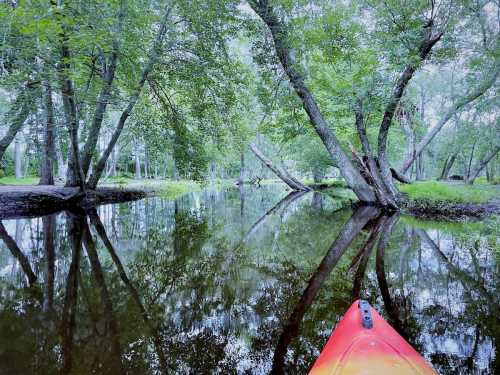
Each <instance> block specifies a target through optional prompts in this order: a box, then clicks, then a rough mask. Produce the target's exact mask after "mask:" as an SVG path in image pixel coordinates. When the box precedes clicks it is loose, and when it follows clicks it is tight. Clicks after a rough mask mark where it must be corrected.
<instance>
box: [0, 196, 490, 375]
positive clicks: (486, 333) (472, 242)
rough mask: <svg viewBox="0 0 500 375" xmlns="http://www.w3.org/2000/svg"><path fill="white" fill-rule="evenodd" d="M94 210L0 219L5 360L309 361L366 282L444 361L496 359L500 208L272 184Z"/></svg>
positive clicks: (453, 365) (201, 369)
mask: <svg viewBox="0 0 500 375" xmlns="http://www.w3.org/2000/svg"><path fill="white" fill-rule="evenodd" d="M88 214H89V215H88V216H84V215H82V214H78V213H68V212H63V213H59V214H56V215H51V216H45V217H41V218H34V219H17V220H3V221H2V225H1V226H0V374H53V373H73V374H92V373H95V374H101V373H103V374H119V373H130V374H156V373H158V374H160V373H169V374H174V373H180V374H190V373H192V374H205V373H221V374H231V373H250V374H267V373H270V372H273V371H274V372H275V373H290V374H296V373H297V374H304V373H307V370H308V369H309V367H310V366H311V364H312V363H313V361H314V359H315V358H316V357H317V356H318V355H319V353H320V351H321V349H322V347H323V345H324V344H325V342H326V340H327V338H328V337H329V335H330V333H331V330H332V328H333V327H334V326H335V324H336V322H337V321H338V320H339V319H340V317H341V316H342V314H343V313H344V312H345V310H346V309H347V308H348V306H349V305H350V304H351V302H352V301H353V300H355V299H357V298H358V297H362V298H365V299H368V300H369V301H370V303H371V304H372V305H373V306H374V307H376V308H377V309H378V310H379V311H380V312H381V314H382V315H383V316H384V317H385V318H386V319H387V320H388V321H389V322H390V323H391V324H392V326H393V327H395V328H396V329H397V330H398V331H399V332H400V334H401V335H403V336H404V337H405V338H407V339H408V340H409V341H410V343H411V344H412V345H413V346H414V347H415V348H416V349H417V350H418V351H419V352H420V353H422V354H423V355H424V356H425V357H426V358H427V359H428V360H429V361H430V362H431V363H432V364H433V366H434V367H435V368H436V370H437V371H438V372H439V373H442V374H493V373H495V371H496V370H498V354H497V351H498V349H497V342H498V338H499V337H500V328H499V322H500V318H499V294H498V281H499V279H498V275H499V261H500V250H499V248H498V246H499V243H498V241H499V231H498V228H499V225H498V223H499V221H498V218H490V219H488V220H485V221H482V222H476V223H466V224H463V223H461V224H436V223H432V222H422V221H417V220H415V219H411V218H408V217H400V216H392V217H385V216H380V215H379V213H378V212H377V211H376V210H375V209H373V208H364V209H361V210H357V211H356V212H353V211H352V210H350V209H340V210H339V203H338V202H336V201H335V200H333V199H332V198H329V197H327V196H324V195H321V194H318V193H315V194H313V193H309V194H305V195H302V196H300V195H291V196H286V192H285V191H284V190H283V189H282V188H281V187H278V186H265V187H262V188H260V189H253V188H245V190H238V189H230V190H226V191H219V192H215V191H205V192H202V193H192V194H188V195H186V196H184V197H182V198H180V199H178V200H176V201H169V200H163V199H160V198H149V199H145V200H142V201H137V202H129V203H123V204H116V205H109V206H103V207H99V208H98V209H97V210H96V211H94V212H89V213H88ZM82 244H83V246H82Z"/></svg>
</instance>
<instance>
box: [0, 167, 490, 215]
mask: <svg viewBox="0 0 500 375" xmlns="http://www.w3.org/2000/svg"><path fill="white" fill-rule="evenodd" d="M37 183H38V178H35V177H29V178H23V179H15V178H13V177H4V178H0V188H2V190H0V194H1V195H2V197H0V203H2V202H3V204H4V209H2V212H6V211H8V210H9V209H8V208H6V207H7V206H6V204H7V203H6V202H7V201H9V205H8V206H9V207H14V205H16V204H19V205H20V206H21V207H33V209H34V207H35V206H36V203H35V202H36V201H40V200H42V201H43V200H44V199H42V198H43V195H45V199H46V201H47V202H45V203H47V204H45V203H44V202H42V204H41V206H43V207H45V206H49V207H51V208H52V204H51V202H52V201H53V198H54V197H53V194H56V195H55V199H56V200H57V199H59V200H60V201H61V202H56V204H55V206H57V207H60V206H61V205H64V206H67V205H68V204H69V203H68V202H72V200H71V199H70V198H68V196H69V195H72V194H74V192H73V191H69V190H68V191H62V190H61V189H62V188H63V187H62V186H56V188H57V189H56V190H55V191H56V193H54V192H53V191H50V192H49V194H47V190H46V189H45V190H43V189H42V187H39V186H37V185H36V184H37ZM236 183H237V181H236V180H234V179H231V180H230V179H227V180H214V181H211V182H208V183H202V182H197V181H192V180H178V181H174V180H152V179H151V180H150V179H143V180H134V179H131V178H123V177H119V178H111V179H106V180H103V182H102V183H101V184H100V185H99V189H98V191H100V192H101V195H102V194H104V196H103V197H101V198H99V199H103V200H104V201H106V200H107V199H115V201H116V200H117V199H118V200H119V199H120V197H121V198H122V199H123V200H130V198H129V197H127V194H131V197H132V199H137V197H143V196H147V195H155V196H159V197H162V198H165V199H176V198H179V197H181V196H183V195H185V194H187V193H189V192H197V191H201V190H203V189H206V188H213V189H222V188H227V187H235V186H236ZM273 183H280V181H279V180H263V181H261V182H260V184H261V185H266V184H273ZM9 186H10V188H9ZM307 186H309V187H311V188H312V189H313V190H318V191H321V192H323V193H325V194H327V195H329V196H331V197H332V198H333V199H336V200H340V201H342V202H343V204H345V205H349V204H352V203H354V202H356V200H357V199H356V196H355V195H354V193H353V192H352V191H351V190H350V189H348V188H347V187H346V185H345V183H344V182H343V181H342V180H327V181H324V182H322V183H319V184H315V183H313V182H312V181H308V182H307ZM12 187H14V188H12ZM399 189H400V191H401V192H402V194H403V197H404V199H403V200H402V202H403V203H402V208H403V211H404V212H406V213H408V214H411V215H415V216H418V217H424V218H437V219H448V220H449V219H452V220H455V219H460V218H463V217H484V216H488V215H492V214H500V185H486V184H479V185H467V184H464V183H457V182H441V181H422V182H414V183H412V184H405V185H400V186H399ZM2 191H3V193H2ZM7 192H10V193H11V194H10V195H6V193H7ZM40 194H42V195H40ZM67 195H68V196H67ZM106 196H109V198H106ZM13 197H14V198H13ZM23 197H24V198H26V199H27V202H24V203H23V202H22V201H23V199H24V198H23ZM39 205H40V204H39ZM23 210H24V208H23Z"/></svg>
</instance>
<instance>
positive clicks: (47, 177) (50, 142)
mask: <svg viewBox="0 0 500 375" xmlns="http://www.w3.org/2000/svg"><path fill="white" fill-rule="evenodd" d="M44 96H45V115H46V119H45V139H44V140H45V142H44V145H43V158H42V167H41V176H40V185H54V166H55V164H56V145H55V123H54V103H53V102H52V87H51V86H50V83H49V82H46V83H45V92H44Z"/></svg>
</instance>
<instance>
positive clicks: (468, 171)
mask: <svg viewBox="0 0 500 375" xmlns="http://www.w3.org/2000/svg"><path fill="white" fill-rule="evenodd" d="M476 143H477V139H475V140H474V143H473V144H472V150H471V152H470V156H469V164H468V166H467V174H466V178H465V179H466V180H467V181H469V177H470V171H471V167H472V159H473V158H474V150H475V149H476Z"/></svg>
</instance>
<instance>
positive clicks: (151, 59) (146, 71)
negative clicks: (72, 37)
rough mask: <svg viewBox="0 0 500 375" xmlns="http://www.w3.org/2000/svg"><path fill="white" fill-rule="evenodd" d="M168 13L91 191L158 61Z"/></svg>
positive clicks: (92, 180) (98, 166)
mask: <svg viewBox="0 0 500 375" xmlns="http://www.w3.org/2000/svg"><path fill="white" fill-rule="evenodd" d="M170 11H171V8H170V7H169V6H167V8H166V10H165V14H164V16H163V18H162V20H161V23H160V27H159V29H158V34H157V35H156V38H155V41H154V43H153V47H152V50H151V53H150V54H149V59H148V61H147V63H146V66H145V67H144V69H143V71H142V74H141V78H140V80H139V82H138V84H137V87H136V89H135V91H134V93H133V94H132V96H131V97H130V98H129V102H128V105H127V107H126V108H125V110H124V111H123V112H122V114H121V116H120V119H119V120H118V124H117V126H116V129H115V131H114V132H113V135H112V136H111V139H110V141H109V143H108V145H107V147H106V149H105V150H104V153H103V154H102V156H101V158H100V159H99V161H98V162H97V164H96V166H95V169H94V172H93V173H92V175H91V176H90V177H89V180H88V186H89V187H90V188H91V189H95V188H96V186H97V183H98V182H99V179H100V178H101V176H102V172H103V171H104V167H105V166H106V162H107V160H108V158H109V155H111V152H112V151H113V148H114V147H115V145H116V142H118V138H119V137H120V135H121V133H122V131H123V128H124V127H125V123H126V121H127V119H128V118H129V116H130V114H131V113H132V110H133V109H134V106H135V104H136V103H137V101H138V100H139V96H140V95H141V92H142V88H143V87H144V84H145V83H146V79H147V78H148V75H149V73H151V71H152V70H153V68H154V66H155V64H156V60H157V59H158V54H159V52H160V47H161V45H162V42H163V38H164V37H165V34H166V32H167V22H168V19H169V17H170Z"/></svg>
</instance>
